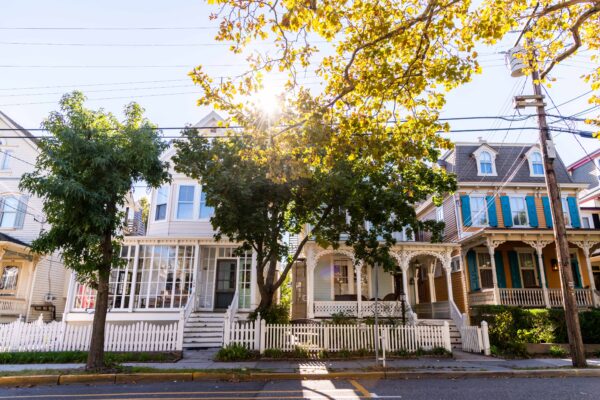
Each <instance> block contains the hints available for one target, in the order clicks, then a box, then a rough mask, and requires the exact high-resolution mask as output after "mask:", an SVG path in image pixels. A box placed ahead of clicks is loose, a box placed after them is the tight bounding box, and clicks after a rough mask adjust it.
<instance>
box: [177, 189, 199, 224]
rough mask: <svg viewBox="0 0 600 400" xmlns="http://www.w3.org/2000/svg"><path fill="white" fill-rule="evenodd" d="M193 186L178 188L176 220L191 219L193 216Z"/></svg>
mask: <svg viewBox="0 0 600 400" xmlns="http://www.w3.org/2000/svg"><path fill="white" fill-rule="evenodd" d="M194 189H195V188H194V186H192V185H181V186H179V197H178V199H177V219H192V218H193V216H194Z"/></svg>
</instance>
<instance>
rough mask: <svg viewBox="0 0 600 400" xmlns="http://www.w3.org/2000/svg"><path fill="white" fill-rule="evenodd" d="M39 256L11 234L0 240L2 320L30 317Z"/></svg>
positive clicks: (0, 305)
mask: <svg viewBox="0 0 600 400" xmlns="http://www.w3.org/2000/svg"><path fill="white" fill-rule="evenodd" d="M38 261H39V257H38V256H34V255H33V254H32V253H31V249H30V247H29V246H28V245H27V244H25V243H23V242H21V241H18V240H16V239H14V238H12V237H10V236H8V235H2V238H1V239H0V323H4V322H11V321H14V320H17V319H19V318H24V319H28V317H29V314H30V305H29V302H30V300H29V299H30V298H31V291H32V288H33V282H34V279H35V268H36V266H37V263H38Z"/></svg>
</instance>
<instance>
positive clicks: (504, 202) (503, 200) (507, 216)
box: [500, 196, 513, 228]
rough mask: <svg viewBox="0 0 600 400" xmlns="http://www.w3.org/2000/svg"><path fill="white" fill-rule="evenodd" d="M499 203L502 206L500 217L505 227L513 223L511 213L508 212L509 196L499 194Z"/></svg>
mask: <svg viewBox="0 0 600 400" xmlns="http://www.w3.org/2000/svg"><path fill="white" fill-rule="evenodd" d="M500 205H501V206H502V219H503V220H504V226H506V227H507V228H509V227H511V226H512V225H513V223H512V213H511V212H510V198H509V197H508V196H500Z"/></svg>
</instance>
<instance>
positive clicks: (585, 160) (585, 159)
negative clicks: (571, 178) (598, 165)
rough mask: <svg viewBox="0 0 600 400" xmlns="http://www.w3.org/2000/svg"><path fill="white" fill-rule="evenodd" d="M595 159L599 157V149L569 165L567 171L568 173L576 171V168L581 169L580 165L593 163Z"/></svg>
mask: <svg viewBox="0 0 600 400" xmlns="http://www.w3.org/2000/svg"><path fill="white" fill-rule="evenodd" d="M597 157H600V149H598V150H596V151H593V152H592V153H590V154H586V155H585V156H583V157H581V158H580V159H579V160H577V161H575V162H574V163H572V164H571V165H569V166H568V167H567V170H569V172H571V171H573V170H574V169H577V168H579V167H581V166H582V165H584V164H586V163H588V162H590V161H593V160H594V159H595V158H597Z"/></svg>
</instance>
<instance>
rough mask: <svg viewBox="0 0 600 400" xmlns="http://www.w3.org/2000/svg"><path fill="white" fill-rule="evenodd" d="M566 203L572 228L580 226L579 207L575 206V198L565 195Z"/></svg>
mask: <svg viewBox="0 0 600 400" xmlns="http://www.w3.org/2000/svg"><path fill="white" fill-rule="evenodd" d="M567 204H568V205H569V214H570V215H571V226H572V227H573V228H581V221H580V219H579V208H578V207H577V198H575V197H567Z"/></svg>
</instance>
